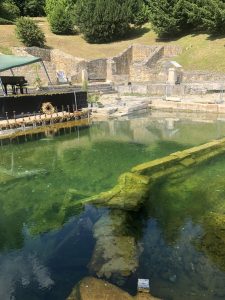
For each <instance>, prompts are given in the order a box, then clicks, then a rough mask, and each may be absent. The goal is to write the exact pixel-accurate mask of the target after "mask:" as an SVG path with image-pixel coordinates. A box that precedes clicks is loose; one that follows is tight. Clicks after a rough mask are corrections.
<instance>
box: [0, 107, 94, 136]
mask: <svg viewBox="0 0 225 300" xmlns="http://www.w3.org/2000/svg"><path fill="white" fill-rule="evenodd" d="M88 125H90V114H89V111H88V110H86V111H74V112H66V111H63V112H58V113H54V114H51V115H47V114H39V115H34V116H29V117H24V118H18V119H7V120H2V121H0V140H5V139H14V138H16V137H19V136H25V135H33V134H37V133H41V132H56V131H57V130H59V129H61V128H71V127H75V126H88Z"/></svg>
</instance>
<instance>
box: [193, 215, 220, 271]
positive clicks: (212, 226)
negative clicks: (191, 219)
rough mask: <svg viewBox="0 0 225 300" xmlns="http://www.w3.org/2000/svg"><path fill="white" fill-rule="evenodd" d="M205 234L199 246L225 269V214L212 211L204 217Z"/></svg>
mask: <svg viewBox="0 0 225 300" xmlns="http://www.w3.org/2000/svg"><path fill="white" fill-rule="evenodd" d="M203 227H204V229H205V234H204V235H203V237H202V238H201V240H200V241H199V242H198V244H197V247H198V249H199V250H201V251H203V252H204V253H205V254H206V255H207V256H208V257H209V258H210V259H211V260H212V261H213V262H214V263H215V264H216V265H217V266H218V267H219V268H220V269H221V270H222V271H225V214H220V213H211V214H209V215H208V216H207V217H205V218H204V221H203Z"/></svg>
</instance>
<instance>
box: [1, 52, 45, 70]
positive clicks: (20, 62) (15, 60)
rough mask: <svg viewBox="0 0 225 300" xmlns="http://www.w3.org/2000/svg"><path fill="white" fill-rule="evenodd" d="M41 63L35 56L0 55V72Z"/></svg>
mask: <svg viewBox="0 0 225 300" xmlns="http://www.w3.org/2000/svg"><path fill="white" fill-rule="evenodd" d="M39 61H42V59H41V58H40V57H35V56H15V55H3V54H1V55H0V72H2V71H6V70H9V69H12V68H15V67H22V66H25V65H29V64H33V63H36V62H39Z"/></svg>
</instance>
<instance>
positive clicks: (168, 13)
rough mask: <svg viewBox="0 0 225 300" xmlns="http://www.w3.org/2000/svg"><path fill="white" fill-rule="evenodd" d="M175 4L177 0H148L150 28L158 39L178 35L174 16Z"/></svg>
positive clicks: (177, 24)
mask: <svg viewBox="0 0 225 300" xmlns="http://www.w3.org/2000/svg"><path fill="white" fill-rule="evenodd" d="M176 3H177V0H161V1H158V0H148V7H149V11H150V16H149V18H150V21H151V24H152V28H153V30H154V31H155V32H156V33H157V34H158V35H159V36H160V37H164V36H168V35H170V36H171V35H177V34H178V33H180V26H179V22H178V20H177V17H176V16H175V15H174V7H175V5H176Z"/></svg>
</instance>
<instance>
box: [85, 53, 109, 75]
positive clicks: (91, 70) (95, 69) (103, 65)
mask: <svg viewBox="0 0 225 300" xmlns="http://www.w3.org/2000/svg"><path fill="white" fill-rule="evenodd" d="M87 72H88V79H90V80H99V79H100V80H106V78H107V59H106V58H105V59H95V60H91V61H89V62H88V63H87Z"/></svg>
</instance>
